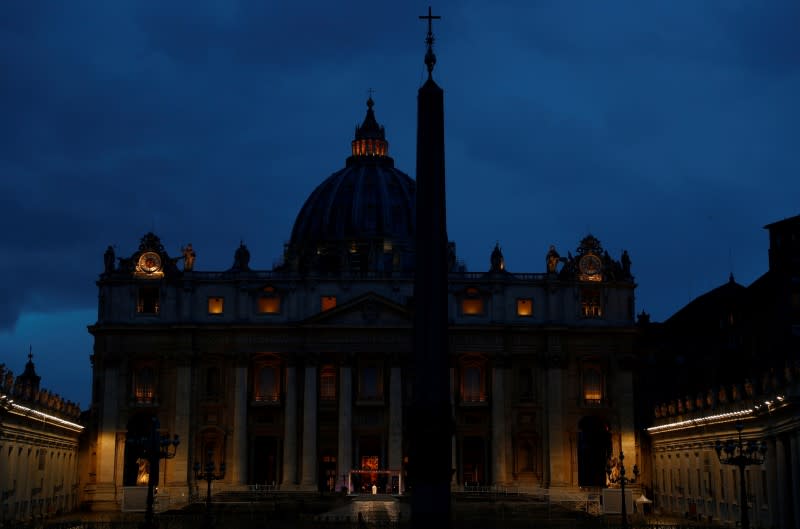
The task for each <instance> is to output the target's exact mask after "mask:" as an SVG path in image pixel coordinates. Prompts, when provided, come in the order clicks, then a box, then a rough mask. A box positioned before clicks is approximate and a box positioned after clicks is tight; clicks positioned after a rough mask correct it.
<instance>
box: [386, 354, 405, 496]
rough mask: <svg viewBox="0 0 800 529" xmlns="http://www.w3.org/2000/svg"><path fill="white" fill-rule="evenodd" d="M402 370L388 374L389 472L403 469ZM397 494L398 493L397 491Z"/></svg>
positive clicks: (393, 368)
mask: <svg viewBox="0 0 800 529" xmlns="http://www.w3.org/2000/svg"><path fill="white" fill-rule="evenodd" d="M401 377H402V370H401V368H400V367H399V366H395V367H392V368H391V370H390V372H389V465H388V468H389V469H390V470H402V468H403V391H402V380H401ZM398 492H399V491H398Z"/></svg>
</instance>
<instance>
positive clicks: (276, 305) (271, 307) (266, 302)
mask: <svg viewBox="0 0 800 529" xmlns="http://www.w3.org/2000/svg"><path fill="white" fill-rule="evenodd" d="M280 311H281V298H279V297H277V296H275V297H261V298H258V313H259V314H279V313H280Z"/></svg>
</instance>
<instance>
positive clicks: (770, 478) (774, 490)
mask: <svg viewBox="0 0 800 529" xmlns="http://www.w3.org/2000/svg"><path fill="white" fill-rule="evenodd" d="M776 456H777V452H776V448H775V438H774V437H770V438H769V439H767V460H766V463H765V466H766V470H767V490H766V491H764V495H765V496H766V498H767V501H766V503H767V512H769V525H770V527H777V526H778V520H779V519H780V518H779V517H778V484H777V481H778V468H777V467H778V464H777V458H776Z"/></svg>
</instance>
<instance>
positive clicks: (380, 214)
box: [284, 98, 416, 275]
mask: <svg viewBox="0 0 800 529" xmlns="http://www.w3.org/2000/svg"><path fill="white" fill-rule="evenodd" d="M373 105H374V102H373V101H372V98H370V99H369V100H368V101H367V115H366V117H365V118H364V121H363V123H362V124H361V125H360V126H357V127H356V131H355V138H354V139H353V142H352V146H351V148H352V153H351V156H350V157H349V158H348V159H347V163H346V166H345V168H344V169H341V170H339V171H337V172H335V173H333V174H332V175H331V176H329V177H328V178H327V179H325V181H323V182H322V183H321V184H320V185H319V186H317V188H316V189H315V190H314V191H313V192H312V193H311V195H310V196H309V197H308V199H307V200H306V202H305V204H304V205H303V207H302V208H301V209H300V213H299V214H298V215H297V219H296V220H295V223H294V228H293V229H292V236H291V239H290V242H289V244H288V245H287V248H286V254H285V256H284V261H285V264H284V266H289V267H291V268H292V269H294V270H298V271H301V272H309V273H322V274H328V273H330V274H341V273H347V272H350V273H353V274H362V275H363V274H389V273H392V272H404V271H410V270H411V269H413V255H414V233H415V204H416V200H415V197H416V182H415V181H414V180H412V179H411V177H409V176H408V175H407V174H405V173H403V172H402V171H400V170H398V169H396V168H395V167H394V161H393V160H392V158H390V157H389V156H388V150H389V143H388V142H387V141H386V135H385V131H384V128H383V127H382V126H381V125H379V124H378V122H377V121H376V119H375V113H374V112H373V110H372V107H373Z"/></svg>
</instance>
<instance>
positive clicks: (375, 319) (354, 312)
mask: <svg viewBox="0 0 800 529" xmlns="http://www.w3.org/2000/svg"><path fill="white" fill-rule="evenodd" d="M303 324H314V325H342V326H366V327H373V326H377V327H380V326H409V325H411V312H410V311H409V310H408V309H407V308H406V307H405V306H403V305H400V304H398V303H395V302H394V301H392V300H390V299H388V298H385V297H383V296H380V295H378V294H375V293H374V292H368V293H366V294H363V295H361V296H359V297H357V298H355V299H351V300H349V301H347V302H345V303H343V304H341V305H339V306H337V307H335V308H332V309H329V310H326V311H324V312H320V313H319V314H315V315H314V316H311V317H310V318H308V319H307V320H305V321H304V322H303Z"/></svg>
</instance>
